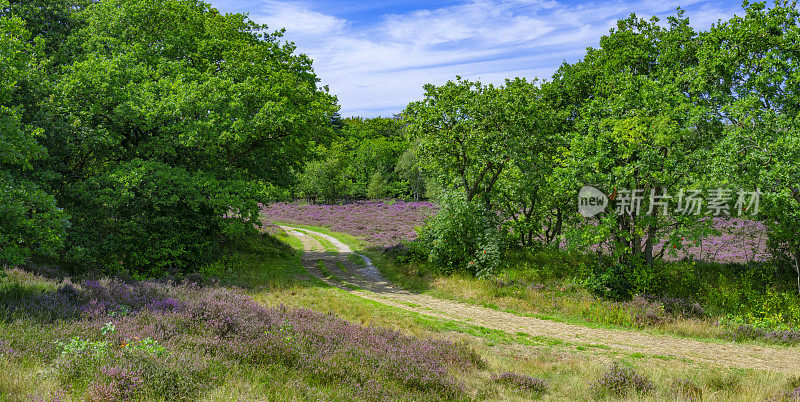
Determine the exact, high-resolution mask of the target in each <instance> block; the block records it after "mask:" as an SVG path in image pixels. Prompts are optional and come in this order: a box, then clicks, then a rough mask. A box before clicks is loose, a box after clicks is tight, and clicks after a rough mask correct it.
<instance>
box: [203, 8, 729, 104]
mask: <svg viewBox="0 0 800 402" xmlns="http://www.w3.org/2000/svg"><path fill="white" fill-rule="evenodd" d="M206 1H208V2H210V3H211V4H213V5H214V6H215V7H217V8H218V9H219V10H220V11H222V12H245V13H248V14H249V15H250V18H251V19H253V20H255V21H257V22H259V23H264V24H268V25H269V26H270V28H275V29H279V28H286V36H285V37H286V39H288V40H291V41H293V42H295V43H296V44H297V47H298V51H300V52H302V53H305V54H307V55H309V56H310V57H311V58H312V59H313V60H314V69H315V71H316V72H317V75H318V76H319V77H320V78H321V79H322V84H324V85H328V86H329V87H330V90H331V92H332V93H333V94H334V95H336V96H337V97H338V98H339V104H340V105H341V107H342V110H341V113H342V115H343V116H368V117H374V116H379V115H382V116H391V115H393V114H395V113H399V112H400V111H402V110H403V108H404V107H405V105H407V104H408V102H410V101H412V100H417V99H420V97H421V96H422V86H423V85H424V84H426V83H434V84H441V83H444V82H446V81H447V80H450V79H453V78H455V76H456V75H461V76H462V77H466V78H470V79H480V80H481V81H483V82H487V83H488V82H492V83H502V82H503V81H504V79H505V78H511V77H527V78H529V79H532V78H534V77H538V78H549V77H550V76H551V75H552V74H553V72H555V70H556V69H557V68H558V66H559V65H560V64H561V63H562V62H563V61H567V62H575V61H577V60H579V59H580V58H581V57H582V55H583V54H584V53H585V49H586V47H587V46H593V47H594V46H597V44H598V41H599V39H600V37H601V36H602V35H604V34H606V33H608V30H609V28H611V27H612V26H614V25H615V23H616V20H617V19H619V18H624V17H627V16H628V15H629V14H630V13H632V12H633V13H636V14H637V15H639V16H646V17H650V16H653V15H656V16H659V17H661V18H662V19H664V17H666V16H669V15H671V14H674V12H675V9H676V8H677V7H678V6H680V7H681V8H683V9H684V10H686V15H687V16H688V17H689V20H690V21H691V23H692V25H693V26H695V27H696V28H703V29H705V28H707V27H709V26H711V24H712V23H714V22H716V21H717V20H719V19H727V18H730V17H731V16H732V15H734V14H740V15H741V14H742V9H741V2H739V1H728V2H725V1H703V0H686V1H671V0H664V1H659V0H616V1H594V0H593V1H583V2H582V1H574V0H568V1H555V0H554V1H546V0H542V1H537V0H472V1H461V0H451V1H433V0H431V1H420V0H399V1H386V0H378V1H344V0H333V1H322V0H307V1H273V0H206Z"/></svg>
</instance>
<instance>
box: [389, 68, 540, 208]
mask: <svg viewBox="0 0 800 402" xmlns="http://www.w3.org/2000/svg"><path fill="white" fill-rule="evenodd" d="M500 98H501V91H500V89H499V88H496V87H494V86H492V85H484V84H481V83H480V82H472V81H468V80H464V79H462V78H461V77H457V78H456V81H448V82H447V83H446V84H444V85H442V86H438V87H437V86H435V85H430V84H428V85H425V98H424V99H423V100H422V101H418V102H412V103H410V104H409V105H408V106H407V107H406V110H405V111H404V112H403V119H404V121H405V122H406V123H407V124H408V127H407V130H408V131H409V132H410V133H411V134H412V135H413V136H415V137H416V138H420V139H421V140H422V142H421V144H420V147H419V153H420V155H421V156H422V157H423V159H424V162H423V166H424V167H425V169H426V170H427V171H428V172H430V173H431V174H432V175H433V176H434V177H435V179H436V180H437V181H439V182H440V183H442V184H443V185H444V186H445V187H447V188H456V189H458V190H459V191H460V192H462V193H463V194H464V197H465V198H466V200H467V201H470V202H471V201H472V200H473V198H476V197H483V201H484V202H486V203H488V202H489V201H490V200H491V197H492V194H493V191H494V186H495V184H496V183H497V180H498V179H499V177H500V175H501V174H502V173H503V170H504V169H506V168H507V166H508V163H509V161H510V160H511V157H512V153H513V150H514V145H516V144H517V143H518V142H519V141H523V137H525V136H524V134H525V133H524V132H522V131H521V130H514V129H512V128H510V125H509V124H508V122H507V121H506V118H507V117H508V116H507V115H506V113H504V112H505V111H506V110H505V109H504V106H505V105H503V104H502V103H501V101H500Z"/></svg>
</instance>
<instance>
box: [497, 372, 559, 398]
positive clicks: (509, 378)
mask: <svg viewBox="0 0 800 402" xmlns="http://www.w3.org/2000/svg"><path fill="white" fill-rule="evenodd" d="M492 380H493V381H495V382H497V383H499V384H504V385H510V386H512V387H515V388H518V389H521V390H523V391H526V392H529V393H531V394H534V395H541V394H544V393H545V392H547V383H546V382H545V381H544V380H543V379H541V378H533V377H530V376H527V375H524V374H519V373H513V372H505V373H501V374H492Z"/></svg>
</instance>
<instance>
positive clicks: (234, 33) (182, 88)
mask: <svg viewBox="0 0 800 402" xmlns="http://www.w3.org/2000/svg"><path fill="white" fill-rule="evenodd" d="M80 16H81V20H82V28H81V29H79V30H78V31H77V32H75V33H74V34H73V35H72V36H71V37H70V39H69V41H70V43H71V46H75V49H76V51H75V52H74V59H73V60H72V61H71V63H70V64H69V65H68V66H66V67H64V71H63V74H62V75H61V76H60V77H59V79H58V81H57V84H56V85H55V95H54V98H53V100H52V102H51V103H49V108H50V110H51V114H52V115H58V116H64V117H65V120H66V122H65V124H64V125H63V126H62V127H60V129H59V130H58V131H53V132H52V135H51V136H49V138H48V141H47V145H48V147H49V150H50V154H51V157H50V163H51V166H52V167H53V168H54V169H55V170H56V171H57V172H58V173H59V174H60V175H61V177H62V180H61V182H62V183H63V186H62V187H60V188H59V189H58V190H59V191H58V197H59V201H60V203H61V204H62V205H63V206H64V207H65V208H67V209H68V210H69V211H70V212H71V213H72V214H73V217H74V219H73V224H74V226H73V228H72V230H71V231H70V243H69V245H70V250H69V255H70V257H71V258H72V260H73V261H77V262H84V263H85V262H93V263H99V264H104V265H107V264H111V265H122V266H123V267H126V268H135V267H145V268H150V269H154V270H155V271H154V272H158V271H160V270H161V269H165V268H172V269H186V268H188V267H191V266H192V265H193V264H195V263H197V262H201V261H204V260H206V259H207V258H213V256H214V254H215V253H214V252H215V250H219V246H220V244H221V242H222V241H223V240H224V239H225V238H226V237H228V236H230V235H231V234H232V233H236V232H239V231H241V230H245V229H246V228H247V227H252V225H253V224H254V223H255V222H256V220H257V219H256V218H257V215H258V207H257V203H258V202H259V201H261V200H263V199H264V198H266V197H267V196H268V194H267V193H268V191H269V189H270V188H273V187H274V186H284V185H288V184H289V183H290V179H291V172H292V170H299V168H300V167H301V166H302V164H303V162H304V159H305V158H306V157H307V155H308V154H309V153H310V140H311V139H314V138H316V137H318V136H320V135H321V134H322V133H324V132H327V131H329V130H330V129H331V125H330V122H331V119H332V118H333V115H334V113H335V112H336V110H337V106H336V103H335V98H334V97H332V96H330V95H329V94H328V93H327V90H326V89H324V88H319V87H318V82H319V80H318V78H317V76H316V75H315V74H314V72H313V69H312V66H311V60H310V59H308V58H307V57H306V56H305V55H302V54H300V55H298V54H296V53H295V47H294V45H293V44H291V43H283V42H282V41H281V34H280V33H264V32H265V30H266V29H267V27H265V26H261V25H258V24H255V23H253V22H252V21H249V20H248V19H247V18H246V17H245V16H243V15H241V14H226V15H221V14H220V13H219V12H217V11H216V10H214V9H212V8H211V7H210V6H209V5H208V4H205V3H203V2H200V1H196V0H103V1H100V2H97V3H94V4H92V5H91V6H89V7H88V8H86V9H85V10H84V11H82V12H81V14H80Z"/></svg>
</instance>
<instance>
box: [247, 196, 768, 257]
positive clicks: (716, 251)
mask: <svg viewBox="0 0 800 402" xmlns="http://www.w3.org/2000/svg"><path fill="white" fill-rule="evenodd" d="M437 210H438V207H437V205H436V204H434V203H430V202H404V201H395V202H384V201H368V202H366V201H365V202H356V203H351V204H342V205H317V204H307V203H301V202H293V203H276V204H270V205H265V206H263V207H262V216H263V218H264V220H266V221H268V222H273V221H280V222H290V223H298V224H303V225H311V226H323V227H327V228H329V229H331V230H333V231H337V232H344V233H348V234H351V235H354V236H358V237H361V238H363V239H365V240H366V241H367V242H369V243H370V244H373V245H376V246H384V247H388V246H393V245H396V244H398V243H403V242H408V241H411V240H414V239H415V238H416V232H415V230H414V229H415V228H416V227H418V226H420V225H421V224H422V222H423V221H424V220H425V218H427V217H429V216H431V215H433V214H435V213H436V211H437ZM714 226H715V227H716V228H717V229H718V230H719V231H720V233H721V234H720V235H719V236H709V237H707V238H705V239H704V240H703V241H702V242H700V243H698V244H692V243H690V242H686V243H685V244H684V250H683V251H679V252H678V253H677V259H681V258H683V257H686V256H689V255H692V256H694V257H695V258H698V259H704V260H708V261H717V262H743V261H764V260H766V259H768V258H769V254H768V253H767V250H766V229H765V227H764V224H763V223H761V222H758V221H751V220H746V219H723V218H714ZM667 258H668V259H675V258H674V257H667Z"/></svg>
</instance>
